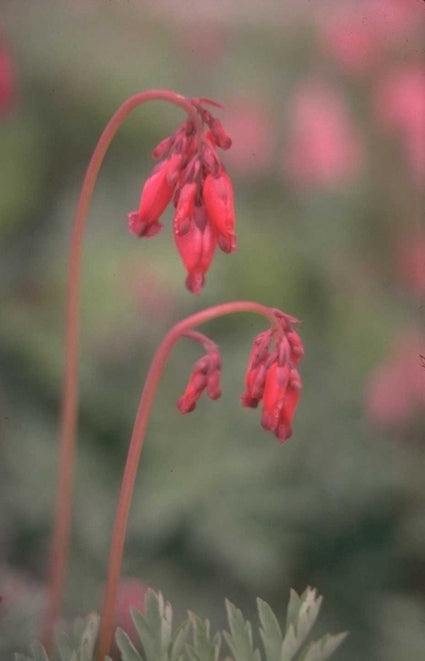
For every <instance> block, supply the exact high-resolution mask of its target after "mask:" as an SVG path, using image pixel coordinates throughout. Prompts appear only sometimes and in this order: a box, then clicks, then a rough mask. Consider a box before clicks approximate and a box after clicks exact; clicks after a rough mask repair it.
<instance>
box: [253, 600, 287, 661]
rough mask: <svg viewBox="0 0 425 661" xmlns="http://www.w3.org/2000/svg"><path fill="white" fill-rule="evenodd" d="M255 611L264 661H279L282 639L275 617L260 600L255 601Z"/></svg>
mask: <svg viewBox="0 0 425 661" xmlns="http://www.w3.org/2000/svg"><path fill="white" fill-rule="evenodd" d="M257 609H258V617H259V618H260V624H261V628H260V636H261V640H262V641H263V647H264V652H265V654H266V661H280V656H281V649H282V642H283V637H282V631H281V629H280V626H279V622H278V621H277V618H276V615H275V614H274V613H273V611H272V609H271V608H270V606H269V605H268V603H267V602H265V601H263V600H262V599H257Z"/></svg>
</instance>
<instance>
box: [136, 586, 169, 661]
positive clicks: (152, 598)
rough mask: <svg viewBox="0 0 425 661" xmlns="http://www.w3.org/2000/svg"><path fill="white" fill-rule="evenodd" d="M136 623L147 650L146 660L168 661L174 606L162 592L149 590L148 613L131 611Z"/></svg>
mask: <svg viewBox="0 0 425 661" xmlns="http://www.w3.org/2000/svg"><path fill="white" fill-rule="evenodd" d="M131 616H132V618H133V622H134V625H135V627H136V630H137V633H138V635H139V638H140V641H141V643H142V645H143V649H144V651H145V657H146V661H168V650H169V646H170V643H171V629H172V621H173V613H172V608H171V605H170V604H169V602H168V601H167V602H166V601H164V597H163V596H162V594H161V593H160V592H158V593H156V592H154V591H153V590H149V592H148V593H147V595H146V613H145V615H143V614H142V613H140V612H139V611H137V610H132V611H131Z"/></svg>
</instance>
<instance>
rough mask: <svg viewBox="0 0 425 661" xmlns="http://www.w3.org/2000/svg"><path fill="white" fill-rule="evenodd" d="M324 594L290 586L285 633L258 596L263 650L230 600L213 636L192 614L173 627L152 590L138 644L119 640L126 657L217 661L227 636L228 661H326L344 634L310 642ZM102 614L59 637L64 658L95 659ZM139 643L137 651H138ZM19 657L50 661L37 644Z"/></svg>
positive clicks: (122, 636)
mask: <svg viewBox="0 0 425 661" xmlns="http://www.w3.org/2000/svg"><path fill="white" fill-rule="evenodd" d="M321 604H322V597H321V596H318V595H317V593H316V590H314V589H313V588H310V587H308V588H307V589H306V590H305V591H304V592H303V594H302V595H298V594H297V593H296V592H295V591H294V590H291V593H290V598H289V604H288V609H287V617H286V623H285V626H284V631H282V628H281V626H280V624H279V622H278V620H277V618H276V615H275V614H274V612H273V610H272V609H271V607H270V606H269V605H268V604H267V603H266V602H265V601H263V600H262V599H258V600H257V608H258V616H259V621H260V628H259V637H260V638H261V641H262V646H263V652H260V650H259V649H258V648H257V647H256V644H255V642H254V637H253V631H252V626H251V623H250V622H249V621H247V620H245V618H244V616H243V614H242V611H240V610H239V609H238V608H236V606H234V605H233V604H232V603H230V601H226V611H227V622H228V627H229V630H228V631H224V632H223V634H222V635H221V634H220V633H218V632H217V633H216V634H214V635H211V633H210V624H209V621H208V620H202V619H201V618H199V617H198V616H197V615H195V614H194V613H191V612H189V613H188V617H187V619H186V620H185V621H184V622H183V623H182V624H181V625H180V626H179V627H178V628H177V629H176V630H175V631H173V612H172V607H171V604H170V603H169V602H167V601H165V600H164V597H163V596H162V594H161V593H160V592H158V593H157V592H154V591H152V590H151V591H149V593H148V595H147V598H146V608H145V612H144V613H141V612H139V611H137V610H133V611H132V617H133V621H134V625H135V628H136V631H137V635H138V638H139V641H140V646H137V643H135V642H133V641H132V640H131V639H130V637H129V636H128V634H127V633H126V632H125V631H123V630H122V629H117V632H116V643H117V646H118V648H119V650H120V653H121V660H122V661H219V659H223V656H222V642H223V639H224V641H225V643H226V644H227V647H228V651H229V652H230V656H226V657H225V661H325V659H328V658H329V657H330V656H331V654H333V652H334V651H335V650H336V649H337V647H339V645H340V644H341V643H342V641H343V640H344V638H345V636H346V633H339V634H327V635H325V636H323V637H321V638H319V639H318V640H313V641H311V642H308V638H309V634H310V632H311V629H312V627H313V625H314V623H315V621H316V619H317V616H318V614H319V611H320V607H321ZM98 627H99V616H98V615H96V614H95V613H92V614H91V615H89V616H88V618H87V620H86V621H85V622H83V621H82V620H78V621H77V622H76V624H75V626H74V632H73V635H72V636H69V635H67V634H65V633H63V632H61V633H59V634H58V635H57V638H56V642H57V648H58V652H59V658H60V661H93V659H94V653H95V647H96V639H97V633H98ZM138 647H139V649H138ZM15 661H49V658H48V656H47V654H46V652H45V651H44V649H43V647H42V646H41V645H40V644H39V643H38V642H35V643H33V645H32V647H31V655H30V656H25V655H23V654H16V655H15ZM106 661H111V659H110V657H107V658H106Z"/></svg>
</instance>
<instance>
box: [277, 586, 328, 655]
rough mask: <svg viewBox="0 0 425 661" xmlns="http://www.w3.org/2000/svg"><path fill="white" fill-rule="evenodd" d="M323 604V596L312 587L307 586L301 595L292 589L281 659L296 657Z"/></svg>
mask: <svg viewBox="0 0 425 661" xmlns="http://www.w3.org/2000/svg"><path fill="white" fill-rule="evenodd" d="M321 604H322V597H318V596H317V595H316V590H313V589H312V588H307V589H306V590H305V591H304V592H303V594H302V595H301V597H299V596H298V595H297V594H296V593H295V592H294V591H291V596H290V599H289V606H288V614H287V619H286V622H287V628H286V633H285V637H284V639H283V643H282V648H281V652H280V661H292V659H294V657H295V654H296V653H297V652H298V650H299V649H300V648H301V646H302V645H303V643H304V642H305V640H306V638H307V636H308V634H309V633H310V631H311V628H312V627H313V624H314V623H315V621H316V619H317V616H318V614H319V610H320V606H321Z"/></svg>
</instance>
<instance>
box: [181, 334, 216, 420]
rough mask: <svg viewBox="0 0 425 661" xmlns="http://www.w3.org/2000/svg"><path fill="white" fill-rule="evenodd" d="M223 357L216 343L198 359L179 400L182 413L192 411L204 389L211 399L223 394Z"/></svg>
mask: <svg viewBox="0 0 425 661" xmlns="http://www.w3.org/2000/svg"><path fill="white" fill-rule="evenodd" d="M220 370H221V358H220V354H219V352H218V349H217V347H216V346H215V345H213V348H211V350H210V351H208V353H207V354H206V355H205V356H203V357H202V358H200V359H199V360H197V361H196V363H195V365H194V368H193V371H192V374H191V375H190V379H189V383H188V384H187V387H186V390H185V392H184V394H183V395H182V396H181V397H180V398H179V399H178V401H177V408H178V409H179V411H180V413H190V412H191V411H193V410H194V409H195V408H196V403H197V401H198V399H199V398H200V396H201V395H202V393H203V392H204V390H206V391H207V395H208V397H209V398H210V399H218V398H219V397H220V396H221V389H220Z"/></svg>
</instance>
